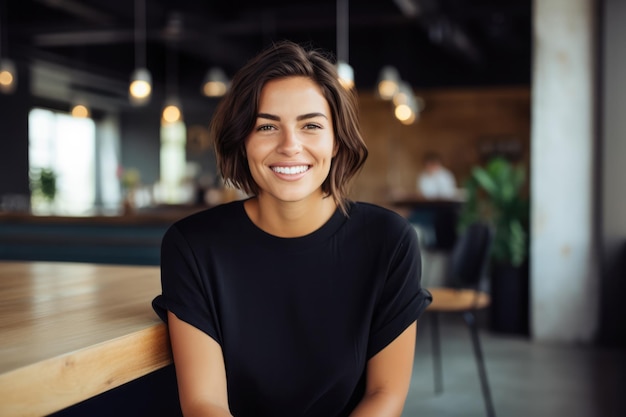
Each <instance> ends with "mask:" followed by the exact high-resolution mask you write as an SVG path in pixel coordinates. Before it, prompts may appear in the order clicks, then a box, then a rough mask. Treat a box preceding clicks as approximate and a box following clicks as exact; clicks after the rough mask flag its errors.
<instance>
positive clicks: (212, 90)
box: [202, 67, 228, 97]
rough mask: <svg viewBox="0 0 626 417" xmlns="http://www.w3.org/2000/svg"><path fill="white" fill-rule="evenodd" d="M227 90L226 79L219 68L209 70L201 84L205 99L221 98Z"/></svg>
mask: <svg viewBox="0 0 626 417" xmlns="http://www.w3.org/2000/svg"><path fill="white" fill-rule="evenodd" d="M227 90H228V78H227V77H226V74H225V73H224V71H223V70H222V69H221V68H218V67H213V68H210V69H209V71H208V72H207V74H206V76H205V77H204V82H203V83H202V94H204V95H205V96H207V97H221V96H223V95H224V94H226V91H227Z"/></svg>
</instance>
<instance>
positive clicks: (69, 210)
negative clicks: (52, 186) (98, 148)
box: [28, 108, 96, 215]
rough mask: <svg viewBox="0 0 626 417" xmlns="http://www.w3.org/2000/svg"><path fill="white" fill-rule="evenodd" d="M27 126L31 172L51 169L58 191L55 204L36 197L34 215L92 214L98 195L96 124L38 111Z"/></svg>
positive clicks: (33, 202)
mask: <svg viewBox="0 0 626 417" xmlns="http://www.w3.org/2000/svg"><path fill="white" fill-rule="evenodd" d="M28 123H29V132H30V137H29V167H30V170H31V173H34V174H36V173H37V172H39V171H40V170H41V169H47V170H51V171H52V172H53V173H54V174H56V189H57V193H56V196H55V197H54V200H53V201H52V202H48V201H46V200H45V199H42V198H41V196H38V195H36V194H33V196H32V197H31V205H32V209H33V213H36V214H37V213H39V214H48V213H50V214H62V215H86V214H90V212H91V211H92V210H93V208H94V202H95V196H96V189H95V188H96V187H95V184H96V181H95V175H96V172H95V165H96V164H95V142H96V139H95V136H96V135H95V124H94V121H93V120H92V119H89V118H75V117H72V116H70V115H68V114H63V113H59V112H53V111H50V110H45V109H39V108H35V109H33V110H32V111H31V112H30V115H29V121H28Z"/></svg>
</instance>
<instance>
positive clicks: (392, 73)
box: [378, 65, 400, 100]
mask: <svg viewBox="0 0 626 417" xmlns="http://www.w3.org/2000/svg"><path fill="white" fill-rule="evenodd" d="M399 89H400V74H399V73H398V70H397V69H396V68H395V67H392V66H391V65H385V66H384V67H383V68H382V69H381V70H380V75H379V77H378V95H379V96H380V98H382V99H383V100H391V99H392V98H393V96H394V95H395V94H396V93H397V92H398V90H399Z"/></svg>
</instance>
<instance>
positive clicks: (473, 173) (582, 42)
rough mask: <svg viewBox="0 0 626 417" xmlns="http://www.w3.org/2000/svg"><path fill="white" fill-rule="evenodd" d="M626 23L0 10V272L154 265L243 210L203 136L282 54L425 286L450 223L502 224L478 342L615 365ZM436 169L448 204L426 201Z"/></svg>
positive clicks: (459, 6) (487, 1) (365, 11)
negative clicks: (314, 85)
mask: <svg viewBox="0 0 626 417" xmlns="http://www.w3.org/2000/svg"><path fill="white" fill-rule="evenodd" d="M625 19H626V2H624V1H622V0H597V1H594V0H534V1H533V0H509V1H497V0H378V1H368V2H364V1H356V0H353V1H350V2H348V1H347V0H315V1H313V0H310V1H306V0H302V1H278V0H271V1H229V2H221V1H192V0H177V1H170V0H81V1H79V0H1V8H0V110H1V111H0V259H24V260H58V261H79V262H102V263H121V264H152V265H156V264H158V256H159V253H158V247H159V242H160V238H161V236H162V234H163V232H164V230H165V229H166V228H167V227H168V226H169V225H170V224H171V223H172V222H173V221H175V220H176V219H178V218H181V217H182V216H185V215H187V214H190V213H193V212H195V211H198V210H203V209H205V208H207V207H210V206H214V205H216V204H220V203H222V202H227V201H231V200H233V199H239V198H244V197H245V196H244V195H242V194H241V193H239V192H238V191H237V190H233V189H230V188H228V187H226V186H225V185H224V184H223V183H222V181H221V179H220V177H219V175H218V173H217V172H216V166H215V155H214V152H213V149H212V143H211V138H210V137H209V134H208V126H209V123H210V121H211V117H212V114H213V111H214V109H215V106H216V105H217V103H218V102H219V100H220V97H221V96H222V95H223V93H224V92H225V91H226V90H227V89H228V87H229V80H230V78H231V77H232V76H233V74H234V73H235V72H236V71H237V70H238V69H239V68H240V67H241V66H242V65H244V64H245V63H246V62H247V60H249V59H250V58H252V57H253V56H254V55H255V54H256V53H258V52H259V51H261V50H262V49H264V48H265V47H267V46H268V45H270V44H271V43H272V42H275V41H278V40H282V39H289V40H293V41H296V42H300V43H303V44H307V45H310V46H313V47H317V48H322V49H324V50H326V51H328V52H329V53H330V54H331V55H332V59H333V61H335V62H336V63H337V65H338V67H339V69H340V75H341V76H342V77H344V78H345V81H346V82H347V83H349V84H350V86H348V87H347V88H352V89H354V91H355V93H356V94H357V95H358V99H359V104H360V111H361V126H362V131H363V134H364V138H365V140H366V142H367V144H368V147H369V150H370V156H369V159H368V161H367V163H366V165H365V167H364V169H363V171H362V173H361V174H360V176H359V177H358V178H357V180H356V181H355V183H354V184H353V187H352V190H351V193H352V194H351V197H352V198H354V199H355V200H362V201H369V202H373V203H376V204H380V205H383V206H386V207H389V208H392V209H394V210H396V211H398V212H400V213H401V214H403V215H406V216H407V217H409V219H410V220H411V221H412V222H414V224H415V225H416V229H417V230H418V231H419V233H420V238H421V241H422V244H423V252H424V260H425V264H424V274H425V279H427V280H430V281H427V283H428V284H429V285H435V284H437V285H440V284H442V281H441V279H443V278H442V277H443V276H445V272H446V266H445V265H446V262H447V256H448V255H449V253H450V250H451V249H452V248H453V246H454V243H455V242H456V239H457V237H458V234H459V233H461V231H462V228H463V225H464V223H467V222H469V221H471V220H472V219H474V220H475V219H477V218H480V219H483V220H486V221H488V222H491V223H493V224H495V223H498V222H500V221H503V220H502V219H503V218H504V217H503V216H504V214H503V213H505V212H506V216H509V217H506V219H507V220H506V221H507V222H508V221H512V222H514V223H515V225H514V226H510V225H511V224H513V223H506V225H507V226H500V231H501V233H505V234H504V235H501V236H500V237H501V238H502V239H503V241H504V243H503V246H502V247H503V248H504V249H503V251H504V252H502V253H504V255H502V256H501V257H500V258H494V259H492V261H493V262H492V263H490V266H491V267H490V272H489V274H488V275H489V277H487V278H488V279H487V282H486V286H487V287H488V289H490V290H493V291H495V290H501V288H500V287H501V286H500V287H498V283H499V282H500V283H501V282H503V281H502V280H504V278H494V276H495V274H496V272H495V271H496V270H497V269H498V268H497V266H501V265H502V264H504V266H506V267H512V268H509V272H510V269H513V271H514V272H513V276H514V278H511V279H506V282H507V283H511V282H513V284H512V286H509V287H507V288H506V289H503V290H501V291H503V292H502V293H500V295H497V294H495V293H492V296H493V297H494V298H493V300H494V303H493V305H492V306H491V307H490V309H489V310H488V311H487V313H486V316H485V317H484V323H483V324H484V326H485V328H486V330H488V331H490V333H491V336H492V337H495V340H497V339H498V337H500V336H502V335H506V336H507V337H511V338H513V339H514V340H523V341H524V343H528V346H530V349H533V346H536V345H535V344H537V343H548V344H550V345H552V344H556V345H557V346H567V347H579V346H584V347H589V348H601V349H617V351H618V352H623V350H624V349H625V348H626V325H625V324H624V323H625V319H626V308H625V307H624V303H623V302H622V298H621V296H622V294H623V293H624V291H626V189H625V188H626V186H625V185H624V181H623V178H626V166H625V165H624V164H623V157H624V156H625V155H626V140H625V139H624V137H625V136H626V118H624V116H623V109H624V108H626V83H624V82H623V75H624V74H626V52H625V51H626V30H625V29H624V25H623V23H622V22H624V21H625ZM428 155H436V156H437V158H438V160H439V162H440V163H441V165H442V166H443V167H444V168H445V169H446V170H447V171H448V172H449V173H450V174H451V176H452V179H453V182H454V192H453V193H452V194H449V195H446V196H444V197H442V196H435V197H429V196H428V195H427V193H426V192H425V191H424V190H423V189H421V188H420V185H419V184H420V178H421V175H422V174H423V173H424V171H425V170H426V163H425V160H427V159H428V158H427V156H428ZM486 177H488V178H490V179H488V180H485V178H486ZM481 178H482V180H481ZM481 181H482V182H481ZM484 181H491V184H495V185H494V186H495V188H496V189H497V190H499V191H498V192H502V193H503V195H505V197H502V195H499V194H497V193H496V194H494V193H491V192H490V191H489V187H488V184H487V185H485V182H484ZM492 191H493V187H492ZM507 195H508V197H506V196H507ZM502 198H509V200H507V201H510V203H509V202H507V203H506V204H504V205H502V204H500V205H499V206H498V202H500V203H501V202H502ZM485 207H487V208H488V210H487V211H488V212H487V213H485V210H484V209H485ZM511 207H514V209H511ZM507 210H508V211H507ZM498 216H500V217H498ZM494 283H495V284H494ZM504 293H508V295H506V296H505V295H503V294H504ZM498 305H500V306H504V307H501V310H498V307H497V306H498ZM505 316H506V317H507V318H506V320H505ZM509 316H511V317H509ZM507 320H509V321H507ZM494 335H495V336H494ZM488 337H489V336H488ZM494 349H495V348H494ZM554 356H558V354H556V355H554ZM617 358H618V359H617V360H618V361H620V364H621V366H622V368H619V367H618V368H617V369H624V367H623V364H624V356H618V357H617ZM487 361H489V355H487ZM470 363H471V362H470ZM618 381H619V383H624V377H620V378H618ZM612 389H613V388H612ZM611 392H612V391H611ZM478 398H479V397H478ZM497 401H498V400H497V396H496V403H497ZM613 401H618V400H616V399H613ZM621 403H623V401H622V402H621ZM439 411H440V412H441V410H439ZM622 411H623V409H622ZM439 415H443V414H439ZM507 415H513V414H507ZM537 415H560V414H558V413H557V414H541V413H537ZM580 415H594V414H593V412H591V414H580ZM598 415H600V414H598ZM602 415H604V414H602ZM606 415H609V414H606ZM614 415H617V414H614Z"/></svg>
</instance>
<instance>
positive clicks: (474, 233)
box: [450, 222, 493, 289]
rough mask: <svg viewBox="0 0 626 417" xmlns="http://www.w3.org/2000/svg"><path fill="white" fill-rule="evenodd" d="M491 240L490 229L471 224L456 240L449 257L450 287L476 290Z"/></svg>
mask: <svg viewBox="0 0 626 417" xmlns="http://www.w3.org/2000/svg"><path fill="white" fill-rule="evenodd" d="M492 240H493V230H492V228H491V227H490V226H489V225H487V224H485V223H482V222H476V223H472V224H471V225H470V226H469V227H468V228H467V229H466V230H465V231H464V232H463V233H462V234H461V236H459V238H458V239H457V241H456V243H455V245H454V248H453V249H452V254H451V256H450V278H451V279H452V282H450V285H451V286H453V287H458V288H474V289H477V287H478V285H479V283H480V281H481V278H482V276H483V273H484V272H485V269H486V267H487V262H488V259H489V251H490V249H491V242H492Z"/></svg>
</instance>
